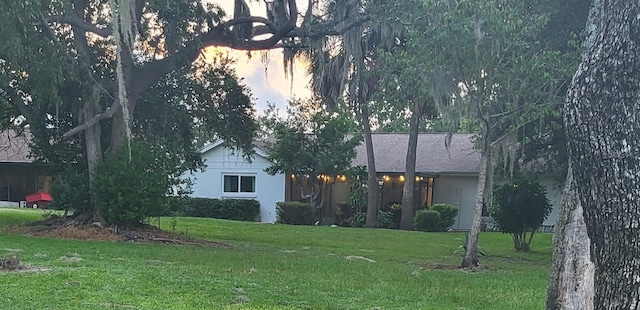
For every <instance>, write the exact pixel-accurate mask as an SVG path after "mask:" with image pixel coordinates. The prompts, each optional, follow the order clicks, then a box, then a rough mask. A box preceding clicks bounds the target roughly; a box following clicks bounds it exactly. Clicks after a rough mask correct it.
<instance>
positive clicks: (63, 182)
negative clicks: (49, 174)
mask: <svg viewBox="0 0 640 310" xmlns="http://www.w3.org/2000/svg"><path fill="white" fill-rule="evenodd" d="M51 196H52V197H53V201H52V202H51V203H49V204H48V205H47V207H48V208H51V209H57V210H65V211H67V210H70V211H74V212H82V211H85V210H87V209H88V208H89V207H90V206H91V202H90V200H91V198H90V195H89V176H88V175H87V173H86V170H83V169H81V168H80V167H79V166H77V165H69V166H67V167H65V168H64V169H63V170H62V171H61V172H60V173H58V174H57V175H56V176H55V177H54V179H53V182H51Z"/></svg>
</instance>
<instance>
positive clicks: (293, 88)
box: [205, 0, 311, 113]
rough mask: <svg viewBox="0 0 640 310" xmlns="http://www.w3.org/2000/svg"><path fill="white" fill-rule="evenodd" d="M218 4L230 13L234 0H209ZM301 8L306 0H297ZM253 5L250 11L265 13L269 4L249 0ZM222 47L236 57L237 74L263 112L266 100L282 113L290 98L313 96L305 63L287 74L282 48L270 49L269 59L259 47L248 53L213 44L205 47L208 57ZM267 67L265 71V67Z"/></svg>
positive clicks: (300, 8)
mask: <svg viewBox="0 0 640 310" xmlns="http://www.w3.org/2000/svg"><path fill="white" fill-rule="evenodd" d="M209 2H212V3H216V4H219V5H220V6H221V7H222V8H223V9H224V10H225V11H226V12H227V13H228V14H229V15H231V14H232V12H233V2H232V1H213V0H211V1H209ZM296 2H297V4H298V10H299V11H300V12H306V10H307V3H308V2H307V1H302V0H297V1H296ZM248 4H249V6H250V8H251V15H253V16H263V17H264V16H265V15H266V7H265V6H264V3H263V2H262V1H248ZM215 51H219V52H222V53H225V54H228V55H229V56H230V57H231V58H233V59H236V64H235V66H234V67H235V69H236V72H237V73H238V76H239V77H241V78H244V81H245V83H246V85H247V86H248V87H249V88H250V89H251V92H252V94H253V96H254V97H255V98H257V101H256V103H257V108H258V111H259V112H262V110H264V109H265V108H266V107H267V103H273V104H275V105H276V106H277V107H279V108H280V111H281V113H282V112H283V111H285V107H286V104H287V101H288V100H289V99H291V98H294V97H295V98H308V97H310V96H311V91H310V90H309V77H308V76H307V75H306V64H304V63H302V62H300V61H296V62H295V64H294V68H293V74H292V75H290V76H288V77H285V74H284V65H283V62H282V50H281V49H275V50H270V51H268V53H267V55H268V56H267V61H262V55H263V53H262V52H260V51H255V52H251V57H248V54H247V52H243V51H236V50H231V49H228V48H217V47H211V48H208V49H206V50H205V57H206V56H207V55H211V54H213V53H214V52H215ZM265 68H266V71H265Z"/></svg>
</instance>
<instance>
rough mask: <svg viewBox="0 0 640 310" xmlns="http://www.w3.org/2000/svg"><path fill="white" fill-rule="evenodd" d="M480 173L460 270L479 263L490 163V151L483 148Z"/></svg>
mask: <svg viewBox="0 0 640 310" xmlns="http://www.w3.org/2000/svg"><path fill="white" fill-rule="evenodd" d="M480 154H481V155H480V173H479V175H478V188H477V192H476V201H475V207H474V213H473V222H472V223H471V230H470V231H469V238H467V248H466V249H465V252H464V258H463V259H462V264H460V268H464V269H469V268H474V267H477V266H478V264H479V263H480V260H479V259H478V239H479V238H480V224H482V207H483V205H484V200H485V191H486V189H487V179H488V178H489V165H490V162H491V151H490V150H488V148H487V147H485V148H484V149H483V150H482V151H481V152H480Z"/></svg>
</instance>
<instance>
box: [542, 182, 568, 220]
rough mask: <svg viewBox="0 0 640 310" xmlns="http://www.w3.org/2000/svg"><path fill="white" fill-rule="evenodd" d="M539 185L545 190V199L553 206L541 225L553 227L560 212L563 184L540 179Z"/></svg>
mask: <svg viewBox="0 0 640 310" xmlns="http://www.w3.org/2000/svg"><path fill="white" fill-rule="evenodd" d="M539 181H540V184H542V185H543V186H544V187H545V188H546V189H547V199H549V202H550V203H551V206H553V209H552V210H551V213H549V216H547V219H546V220H544V222H543V223H542V225H543V226H548V227H550V226H553V225H555V224H556V219H557V218H558V213H559V212H560V200H562V186H563V185H564V182H558V181H556V180H552V179H550V178H540V180H539Z"/></svg>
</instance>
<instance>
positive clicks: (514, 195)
mask: <svg viewBox="0 0 640 310" xmlns="http://www.w3.org/2000/svg"><path fill="white" fill-rule="evenodd" d="M546 194H547V192H546V190H545V188H544V187H543V186H542V185H540V183H539V182H537V181H535V180H530V179H528V178H522V179H516V180H515V181H513V182H512V183H505V184H502V185H500V186H498V187H496V188H495V189H494V191H493V204H492V205H491V208H490V209H489V214H490V215H491V217H492V218H493V220H494V221H495V224H496V226H497V228H498V230H500V231H502V232H504V233H509V234H511V235H512V237H513V242H514V247H515V249H516V250H517V251H529V250H530V245H531V240H532V239H533V235H534V234H535V231H536V229H538V227H539V226H540V225H541V224H542V222H544V220H545V219H546V218H547V216H548V215H549V213H550V212H551V205H550V204H549V200H548V199H547V196H546ZM527 234H529V238H528V239H527Z"/></svg>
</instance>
